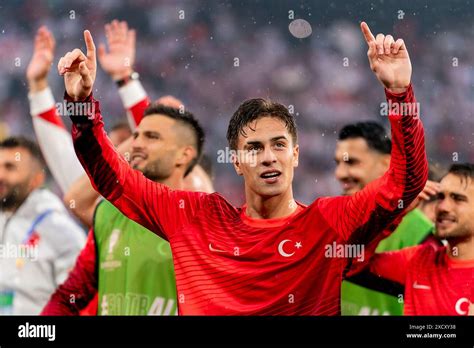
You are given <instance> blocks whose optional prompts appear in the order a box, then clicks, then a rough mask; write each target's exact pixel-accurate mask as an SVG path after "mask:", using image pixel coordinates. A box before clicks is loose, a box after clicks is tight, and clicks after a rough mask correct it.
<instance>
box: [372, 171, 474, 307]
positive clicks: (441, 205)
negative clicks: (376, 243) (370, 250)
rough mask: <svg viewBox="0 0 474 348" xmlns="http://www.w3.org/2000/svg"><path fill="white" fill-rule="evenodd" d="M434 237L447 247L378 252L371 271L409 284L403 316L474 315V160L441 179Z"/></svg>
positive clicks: (421, 247) (406, 288)
mask: <svg viewBox="0 0 474 348" xmlns="http://www.w3.org/2000/svg"><path fill="white" fill-rule="evenodd" d="M436 236H437V237H438V238H439V239H443V240H446V241H447V246H445V247H437V246H434V244H431V243H430V244H427V245H419V246H415V247H410V248H405V249H402V250H400V251H393V252H386V253H381V254H377V255H376V256H375V257H374V258H373V259H372V261H371V262H370V270H371V271H372V272H373V273H375V274H377V275H379V276H382V277H384V278H386V279H390V280H393V281H396V282H398V283H401V284H404V285H405V296H404V297H405V307H404V314H405V315H468V314H469V315H474V165H473V164H455V165H453V166H452V167H451V168H450V169H449V172H448V174H447V175H446V176H445V177H444V178H443V179H442V180H441V190H440V193H439V194H438V202H437V205H436Z"/></svg>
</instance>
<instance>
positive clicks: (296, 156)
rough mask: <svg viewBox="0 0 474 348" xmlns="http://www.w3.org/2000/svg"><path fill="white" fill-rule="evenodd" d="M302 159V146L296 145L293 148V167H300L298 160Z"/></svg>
mask: <svg viewBox="0 0 474 348" xmlns="http://www.w3.org/2000/svg"><path fill="white" fill-rule="evenodd" d="M299 157H300V146H299V145H298V144H296V145H295V146H293V167H294V168H296V167H298V160H299Z"/></svg>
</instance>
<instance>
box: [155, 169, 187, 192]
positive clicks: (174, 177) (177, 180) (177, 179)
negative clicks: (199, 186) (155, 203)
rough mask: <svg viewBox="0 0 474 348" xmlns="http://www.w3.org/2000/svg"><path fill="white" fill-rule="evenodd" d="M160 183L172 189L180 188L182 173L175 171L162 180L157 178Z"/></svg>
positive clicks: (182, 182)
mask: <svg viewBox="0 0 474 348" xmlns="http://www.w3.org/2000/svg"><path fill="white" fill-rule="evenodd" d="M158 182H159V183H160V184H163V185H166V186H168V187H169V188H170V189H172V190H182V189H183V188H184V178H183V173H181V172H179V173H178V172H177V171H175V172H174V173H173V174H171V175H170V176H169V177H167V178H166V179H163V180H158Z"/></svg>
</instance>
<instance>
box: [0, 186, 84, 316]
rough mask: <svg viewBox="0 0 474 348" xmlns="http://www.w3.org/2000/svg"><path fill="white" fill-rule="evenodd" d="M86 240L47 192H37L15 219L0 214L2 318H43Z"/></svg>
mask: <svg viewBox="0 0 474 348" xmlns="http://www.w3.org/2000/svg"><path fill="white" fill-rule="evenodd" d="M85 237H86V235H85V233H84V231H83V230H82V228H80V227H79V226H78V225H77V224H76V223H75V222H74V221H73V220H72V219H71V217H70V216H69V215H68V213H67V211H66V209H65V207H64V206H63V203H62V202H61V200H60V199H59V198H58V197H57V196H56V195H54V194H53V193H52V192H50V191H49V190H47V189H37V190H35V191H33V192H32V193H31V194H30V195H29V196H28V198H27V199H26V200H25V202H24V203H23V204H22V205H21V206H20V207H19V208H18V210H17V211H16V212H15V213H14V214H13V215H11V216H7V214H6V213H5V212H0V314H21V315H29V314H39V313H40V312H41V310H42V308H43V307H44V305H45V304H46V303H47V301H48V300H49V297H50V296H51V294H52V293H53V292H54V290H55V289H56V287H57V286H58V285H59V284H61V283H62V282H63V281H64V280H65V279H66V277H67V275H68V272H69V271H70V270H71V269H72V268H73V266H74V263H75V260H76V257H77V255H78V254H79V252H80V250H81V249H82V247H83V246H84V244H85ZM22 245H23V246H22ZM24 245H29V246H28V247H25V246H24ZM10 302H12V303H11V305H10V304H9V303H10Z"/></svg>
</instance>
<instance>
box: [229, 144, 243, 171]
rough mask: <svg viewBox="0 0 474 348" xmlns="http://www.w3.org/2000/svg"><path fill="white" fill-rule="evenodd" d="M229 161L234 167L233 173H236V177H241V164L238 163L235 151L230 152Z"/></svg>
mask: <svg viewBox="0 0 474 348" xmlns="http://www.w3.org/2000/svg"><path fill="white" fill-rule="evenodd" d="M230 160H231V161H232V164H233V166H234V169H235V171H236V172H237V175H243V173H242V168H241V163H240V161H239V157H238V156H237V151H236V150H231V153H230Z"/></svg>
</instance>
